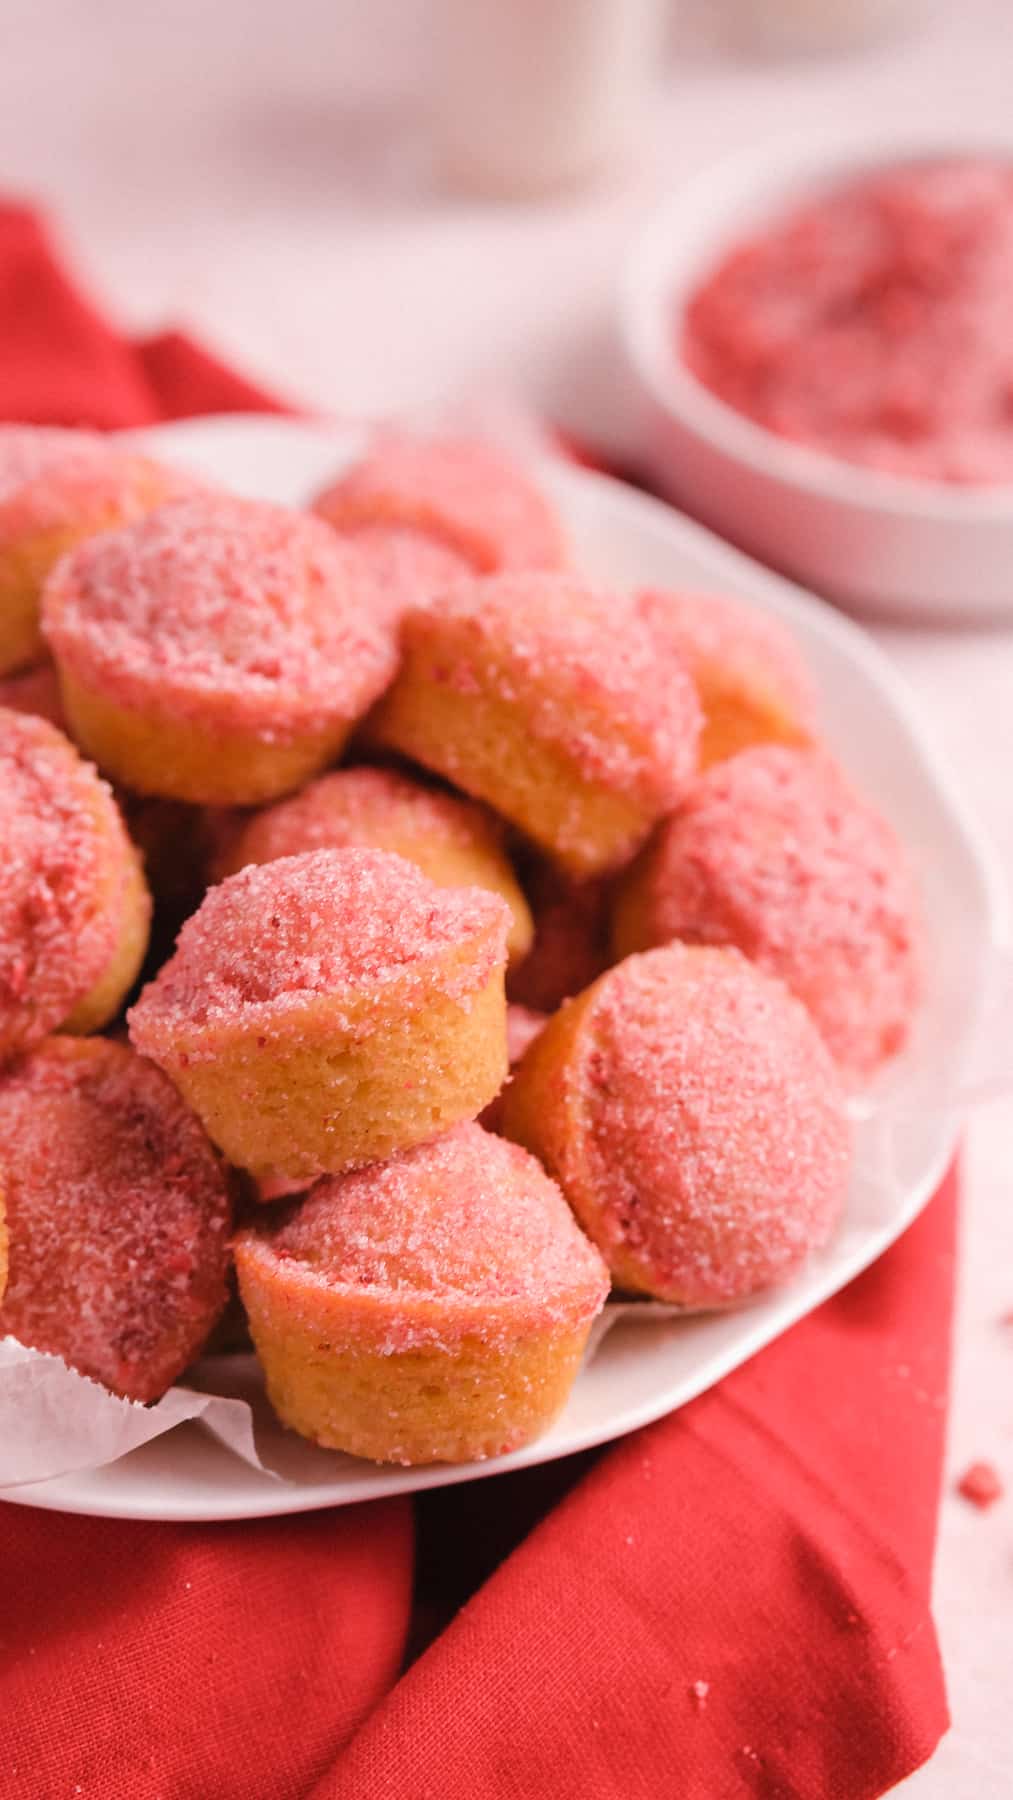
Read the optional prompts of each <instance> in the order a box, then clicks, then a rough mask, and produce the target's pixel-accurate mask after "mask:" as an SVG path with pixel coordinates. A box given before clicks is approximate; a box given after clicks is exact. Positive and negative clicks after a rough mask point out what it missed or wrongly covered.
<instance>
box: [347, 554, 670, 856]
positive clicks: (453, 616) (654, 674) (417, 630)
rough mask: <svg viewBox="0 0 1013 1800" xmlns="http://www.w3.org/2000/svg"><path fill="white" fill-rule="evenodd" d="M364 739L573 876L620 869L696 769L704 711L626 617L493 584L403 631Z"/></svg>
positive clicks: (549, 591) (555, 594)
mask: <svg viewBox="0 0 1013 1800" xmlns="http://www.w3.org/2000/svg"><path fill="white" fill-rule="evenodd" d="M401 650H402V664H401V669H400V672H399V674H398V676H397V678H396V680H395V681H394V683H393V685H392V686H391V688H390V689H389V690H388V692H387V694H386V695H385V696H384V698H383V700H382V701H381V702H380V704H379V706H378V707H377V708H376V709H375V711H374V712H373V714H372V715H371V718H370V722H369V733H370V736H371V739H372V740H373V741H375V742H378V743H380V744H383V745H385V746H387V747H388V748H391V749H394V750H398V751H400V752H402V753H403V754H405V755H407V756H410V757H413V758H414V760H415V761H416V762H420V763H422V764H423V765H424V766H425V767H426V768H430V769H434V770H436V772H437V773H438V774H441V775H445V776H446V777H447V778H448V779H449V780H450V781H452V782H454V783H455V784H456V785H457V786H458V787H462V788H464V789H465V791H466V792H467V793H470V794H473V795H474V796H475V798H476V799H479V800H485V801H486V802H487V803H488V804H490V805H491V806H493V807H495V809H496V810H497V811H498V812H500V813H502V814H503V815H504V817H505V818H507V819H509V820H510V821H511V823H512V824H514V825H517V826H518V827H519V828H520V829H521V830H522V831H523V832H525V833H526V834H527V835H528V836H529V837H531V838H533V839H534V841H535V842H536V843H537V844H539V845H540V846H541V847H542V848H543V849H544V850H546V851H548V852H549V853H550V854H551V855H552V857H553V858H554V859H555V860H556V861H557V862H559V863H561V864H562V865H563V866H564V868H566V869H567V870H568V871H569V872H570V873H571V874H572V875H574V876H578V877H583V876H589V875H595V874H599V873H602V872H603V871H605V870H607V869H611V868H615V867H619V866H621V865H622V864H623V863H624V862H627V861H628V860H629V858H630V857H631V856H632V855H633V853H634V851H635V850H636V849H637V847H638V845H639V844H640V843H641V842H642V840H643V839H644V838H645V837H646V835H647V833H648V831H649V830H650V828H651V826H652V825H653V824H654V822H655V820H657V819H658V818H660V817H661V816H662V815H663V814H664V813H666V812H670V811H671V810H672V808H673V807H674V806H675V805H676V804H677V803H678V801H679V800H680V799H681V797H682V794H683V792H684V790H685V788H686V787H687V785H688V783H689V781H690V780H691V778H692V776H693V774H694V772H695V770H696V766H697V740H698V737H699V732H700V707H699V703H698V701H697V697H696V692H695V690H694V687H693V683H692V681H691V680H690V677H689V674H688V672H687V670H686V667H685V664H684V663H683V661H682V659H681V657H680V656H679V655H678V654H677V652H676V651H675V650H674V649H672V648H670V647H669V646H668V645H667V644H665V643H661V644H659V643H657V642H656V641H655V639H654V637H653V636H652V634H651V632H650V630H649V628H648V627H647V626H646V625H645V624H644V623H643V622H642V621H641V620H640V619H638V617H637V615H636V611H635V608H634V606H633V604H632V602H629V601H627V600H625V599H623V598H622V597H621V596H619V595H615V594H610V593H606V592H604V591H601V590H599V589H595V588H593V587H590V586H588V585H587V583H585V582H584V581H582V580H580V579H579V578H577V577H575V576H572V575H563V574H555V573H548V572H545V571H536V572H527V573H519V574H506V575H495V576H487V577H485V578H484V579H482V580H477V581H475V582H472V583H469V584H458V586H457V587H456V588H454V589H452V590H450V591H448V592H447V593H445V594H444V595H442V596H441V597H440V599H439V600H437V601H434V602H433V603H432V604H431V605H430V606H429V607H428V608H423V609H421V610H418V611H414V612H410V613H408V614H407V615H406V617H405V619H404V620H403V622H402V627H401Z"/></svg>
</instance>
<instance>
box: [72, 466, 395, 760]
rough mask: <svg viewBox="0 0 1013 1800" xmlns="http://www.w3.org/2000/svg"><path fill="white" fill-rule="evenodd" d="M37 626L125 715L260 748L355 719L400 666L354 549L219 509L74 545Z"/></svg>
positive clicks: (327, 535) (239, 509)
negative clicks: (220, 726)
mask: <svg viewBox="0 0 1013 1800" xmlns="http://www.w3.org/2000/svg"><path fill="white" fill-rule="evenodd" d="M43 626H44V630H45V632H46V635H47V637H48V639H49V641H50V643H51V645H52V646H53V648H54V649H55V651H56V653H57V656H58V657H59V659H60V660H61V661H63V662H66V663H67V665H68V666H69V667H70V668H71V669H73V671H74V672H75V673H76V674H77V675H78V677H79V678H83V679H85V680H87V681H89V682H91V683H94V684H96V685H98V686H99V687H100V688H101V689H102V691H103V692H104V693H106V694H107V695H109V696H110V697H112V698H113V699H115V700H117V701H119V702H120V703H122V704H124V705H128V706H130V705H132V706H137V707H142V708H143V707H144V706H145V705H152V704H156V705H157V706H158V707H160V708H164V709H166V710H170V711H176V712H178V713H182V714H183V715H188V714H191V713H200V712H204V713H206V712H208V711H209V710H212V709H213V711H214V716H215V717H216V719H217V720H218V721H219V723H224V724H225V725H230V724H231V725H233V726H235V727H236V728H243V727H245V728H247V729H250V730H254V731H256V732H258V734H259V735H261V736H263V737H264V738H265V739H267V740H275V739H277V740H282V739H284V738H285V737H287V736H290V735H292V734H293V733H295V732H297V731H305V730H311V729H320V728H323V727H325V726H326V725H328V724H330V723H332V722H333V721H335V720H343V719H351V718H356V717H358V716H359V715H360V714H361V713H363V712H364V711H365V710H366V708H367V707H368V706H369V705H370V704H371V702H372V701H373V700H374V699H375V698H376V697H377V695H378V694H379V693H380V692H381V690H382V689H383V688H384V687H385V686H386V684H387V682H388V681H389V680H390V678H391V676H392V675H393V673H394V669H395V666H396V661H397V656H396V648H395V645H394V641H393V637H392V634H391V632H390V630H389V629H388V628H387V627H386V626H385V625H384V624H383V623H382V621H381V620H380V619H379V618H378V617H377V616H376V612H375V609H374V608H373V607H372V605H371V581H370V576H369V571H368V569H367V568H366V567H365V566H364V565H363V563H362V561H361V560H360V558H359V557H358V555H357V553H356V552H355V550H354V548H352V547H350V546H349V545H347V544H344V543H342V542H341V541H340V540H339V539H338V538H337V537H336V536H335V534H334V533H333V532H331V531H329V530H328V528H327V526H326V525H324V523H323V522H322V521H321V520H319V519H313V518H310V517H309V516H308V515H304V514H301V513H297V512H293V511H291V510H289V509H288V508H287V507H281V506H274V505H271V504H269V503H268V502H266V501H257V500H242V499H238V498H236V497H234V496H230V495H221V494H199V495H192V496H190V497H188V498H185V499H180V500H176V501H174V502H172V503H171V504H170V505H167V506H161V507H159V508H157V509H156V510H155V511H154V512H151V513H149V514H148V515H147V516H146V517H144V518H142V519H139V520H137V521H136V522H135V523H134V524H132V525H130V526H127V527H126V528H124V529H123V530H121V531H117V532H109V533H105V534H104V535H102V536H101V537H96V538H92V539H90V540H88V541H87V542H86V543H84V544H81V545H80V546H79V547H78V549H77V550H75V551H74V552H72V553H71V555H70V556H69V557H66V558H65V559H64V560H63V562H62V563H61V564H60V565H59V566H58V569H57V571H56V572H55V574H54V576H53V577H52V579H51V581H50V583H49V584H48V586H47V589H46V592H45V595H44V599H43Z"/></svg>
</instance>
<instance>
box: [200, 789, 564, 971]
mask: <svg viewBox="0 0 1013 1800" xmlns="http://www.w3.org/2000/svg"><path fill="white" fill-rule="evenodd" d="M349 848H353V849H354V848H359V849H371V850H393V851H394V852H395V853H396V854H397V855H398V856H403V857H405V859H406V860H407V861H408V862H412V863H415V865H416V867H417V868H419V869H421V870H422V873H423V874H424V875H428V877H429V879H430V881H435V883H436V885H437V887H471V886H475V887H485V888H489V890H490V891H491V892H492V893H494V894H499V895H500V896H501V898H502V899H504V900H505V901H506V903H507V905H508V907H509V908H510V914H511V921H510V931H509V934H508V936H507V951H508V954H509V956H510V960H511V961H512V962H516V961H518V960H519V959H520V958H521V957H523V956H524V955H525V953H526V952H527V951H528V950H529V949H530V947H531V939H532V934H533V927H532V923H531V913H530V911H529V909H528V903H527V901H526V900H525V898H524V895H523V893H522V892H521V889H520V886H519V884H518V881H517V877H516V875H515V874H514V872H513V869H512V867H511V865H510V860H509V858H508V856H507V854H506V850H505V848H504V844H503V831H502V828H501V827H500V825H499V823H498V821H497V820H495V819H494V818H493V817H492V815H491V814H490V813H488V812H487V811H486V810H485V808H484V807H481V806H476V804H475V802H474V801H473V800H462V799H461V798H460V797H459V796H458V795H455V794H445V793H441V792H438V791H437V790H435V789H433V788H429V787H424V786H423V785H422V783H421V782H419V781H413V780H412V779H411V777H410V776H407V775H402V774H400V773H399V772H398V771H397V770H394V769H373V768H347V769H336V770H334V771H333V772H332V773H331V774H329V775H321V776H320V777H319V778H318V779H317V780H316V781H313V782H311V783H310V785H309V786H308V787H306V788H304V789H303V791H302V793H301V794H294V795H293V796H292V797H291V798H290V799H287V800H279V801H278V802H277V804H276V805H275V806H272V807H268V808H267V810H266V811H264V812H260V813H255V814H254V815H253V817H252V818H250V819H249V820H248V821H247V822H246V823H245V824H244V825H243V826H241V827H240V829H239V830H238V832H237V834H236V835H235V837H234V838H232V839H231V840H230V841H229V842H228V843H227V844H226V846H225V849H224V851H223V854H222V855H221V857H220V858H219V860H218V862H217V864H216V874H217V877H218V879H219V880H221V879H222V878H223V877H224V876H226V875H233V874H235V873H236V872H237V870H239V869H242V868H245V866H246V864H247V863H264V862H273V861H274V860H275V858H276V857H279V856H298V855H299V854H300V852H301V851H303V850H345V849H349Z"/></svg>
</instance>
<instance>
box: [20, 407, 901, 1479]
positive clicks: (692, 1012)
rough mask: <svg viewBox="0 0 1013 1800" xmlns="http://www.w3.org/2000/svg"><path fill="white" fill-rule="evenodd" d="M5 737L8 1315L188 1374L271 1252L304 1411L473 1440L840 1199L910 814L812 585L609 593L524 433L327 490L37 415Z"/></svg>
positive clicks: (739, 1283) (387, 1442)
mask: <svg viewBox="0 0 1013 1800" xmlns="http://www.w3.org/2000/svg"><path fill="white" fill-rule="evenodd" d="M0 775H2V779H0V852H2V855H3V862H4V879H3V884H2V886H0V1335H3V1334H4V1333H9V1334H11V1335H13V1336H14V1337H16V1338H18V1339H19V1340H20V1341H21V1342H23V1343H25V1344H28V1345H31V1346H34V1347H35V1348H37V1349H40V1350H43V1351H48V1352H50V1353H52V1354H56V1355H58V1356H61V1357H63V1358H64V1359H65V1360H66V1362H67V1363H69V1364H70V1365H71V1366H72V1367H74V1368H75V1369H77V1370H79V1371H81V1372H82V1373H83V1374H85V1375H87V1376H89V1377H91V1378H92V1379H94V1380H96V1381H98V1382H101V1383H103V1384H104V1385H105V1386H106V1387H107V1388H109V1389H110V1390H111V1391H113V1392H114V1393H116V1394H120V1395H124V1396H126V1397H128V1398H130V1399H133V1400H139V1401H151V1400H154V1399H156V1398H157V1397H158V1396H159V1395H160V1394H162V1393H163V1392H164V1391H165V1390H166V1388H167V1387H168V1386H169V1385H171V1383H172V1382H173V1381H175V1380H176V1378H177V1377H178V1376H179V1375H180V1374H181V1373H182V1372H183V1370H184V1369H185V1368H186V1367H187V1365H188V1364H189V1363H190V1362H191V1361H193V1359H194V1358H195V1357H197V1356H198V1355H199V1354H200V1353H201V1352H202V1350H203V1349H204V1348H205V1347H206V1346H207V1345H208V1344H209V1342H211V1343H212V1344H214V1343H216V1342H221V1341H222V1338H221V1333H222V1329H223V1328H222V1315H223V1313H225V1311H226V1306H227V1302H228V1297H229V1293H230V1288H231V1287H232V1285H233V1282H234V1279H235V1281H236V1282H237V1283H238V1294H239V1297H240V1299H241V1303H242V1308H243V1310H244V1313H245V1324H244V1329H245V1328H247V1327H248V1330H249V1333H250V1335H251V1337H252V1341H253V1345H254V1347H255V1350H256V1353H257V1355H258V1357H259V1358H260V1361H261V1363H262V1365H263V1369H264V1375H265V1381H266V1386H267V1391H268V1394H269V1396H270V1399H271V1401H272V1403H273V1405H274V1407H275V1409H276V1411H277V1413H278V1415H279V1416H280V1418H281V1419H282V1420H283V1421H284V1422H285V1423H286V1424H287V1425H289V1426H291V1427H292V1428H294V1429H295V1430H296V1431H298V1432H300V1433H302V1434H303V1435H304V1436H306V1437H307V1438H310V1439H312V1440H313V1441H315V1442H316V1443H318V1444H321V1445H325V1446H328V1447H332V1448H335V1449H339V1450H344V1451H347V1452H350V1453H352V1454H354V1455H357V1456H364V1457H370V1458H374V1459H377V1460H379V1461H396V1462H402V1463H424V1462H430V1461H434V1460H443V1461H447V1460H462V1459H469V1458H475V1457H485V1456H491V1455H495V1454H498V1453H501V1452H504V1451H507V1450H512V1449H516V1448H518V1447H519V1446H521V1445H523V1444H524V1443H526V1442H528V1441H529V1440H530V1439H532V1438H533V1437H535V1436H536V1435H537V1434H538V1433H539V1432H541V1431H542V1430H544V1429H545V1427H546V1425H547V1424H548V1423H549V1422H550V1421H551V1419H552V1418H553V1417H554V1416H555V1414H556V1413H557V1412H558V1410H559V1409H560V1407H561V1406H562V1405H563V1403H564V1401H565V1399H566V1396H567V1394H568V1392H569V1389H570V1387H571V1385H572V1382H573V1380H574V1377H575V1374H576V1372H577V1369H578V1366H579V1363H580V1359H581V1355H582V1353H583V1350H584V1347H585V1344H586V1341H587V1337H588V1333H589V1330H590V1327H591V1324H592V1321H593V1320H594V1318H595V1316H596V1314H597V1313H598V1312H599V1311H600V1309H601V1307H602V1306H603V1304H604V1302H605V1299H606V1297H607V1295H608V1293H609V1290H610V1288H611V1287H615V1288H616V1289H618V1290H621V1291H623V1292H625V1293H627V1294H631V1295H641V1296H653V1297H655V1298H657V1299H661V1300H664V1301H668V1302H671V1303H674V1304H676V1305H679V1306H684V1307H686V1308H691V1309H702V1308H710V1307H723V1306H729V1305H733V1304H736V1303H739V1302H742V1301H743V1300H746V1299H748V1298H749V1297H750V1296H752V1295H754V1294H757V1293H760V1292H762V1291H764V1290H765V1289H767V1288H768V1287H770V1286H771V1285H772V1284H774V1283H777V1282H781V1281H783V1280H785V1279H786V1278H788V1277H789V1276H790V1275H791V1274H792V1273H794V1272H795V1271H796V1270H797V1269H798V1268H799V1266H800V1265H801V1263H802V1262H803V1260H804V1259H805V1258H806V1257H807V1256H808V1255H809V1254H810V1253H811V1252H812V1251H814V1250H815V1249H818V1248H819V1247H820V1246H822V1245H823V1244H825V1243H826V1242H827V1240H828V1239H829V1237H830V1236H831V1234H832V1233H833V1231H834V1230H835V1228H836V1226H837V1224H838V1222H839V1220H840V1217H841V1213H842V1209H843V1206H844V1202H845V1196H846V1191H847V1185H848V1176H849V1162H850V1143H849V1128H848V1122H847V1096H848V1093H849V1090H851V1089H853V1088H854V1087H855V1086H857V1085H860V1084H862V1083H864V1082H866V1081H867V1080H868V1079H869V1078H870V1077H871V1076H873V1075H874V1074H875V1073H876V1071H877V1070H878V1069H879V1068H880V1066H881V1065H882V1064H883V1063H884V1062H885V1061H886V1060H887V1059H888V1058H890V1057H892V1056H893V1055H894V1054H895V1053H896V1052H897V1051H898V1050H899V1049H900V1048H901V1046H902V1045H903V1044H904V1042H905V1039H906V1037H907V1035H908V1032H909V1029H910V1025H911V1020H912V1017H913V1014H914V1012H915V1009H916V1007H917V1003H918V997H919V981H920V973H919V967H920V944H919V938H920V932H919V925H918V909H917V902H916V896H915V893H914V889H913V885H912V879H911V876H910V873H909V871H908V868H907V865H906V862H905V859H904V856H903V854H902V851H901V849H900V847H899V845H898V843H897V841H896V839H895V837H894V835H893V833H892V831H891V830H890V828H889V827H888V825H887V824H886V823H885V822H884V820H883V819H882V818H880V817H879V815H878V814H877V812H876V811H875V809H874V808H872V807H871V806H870V805H869V804H868V803H867V802H866V801H865V800H864V799H862V798H861V797H859V796H858V795H857V794H856V793H855V791H854V790H853V788H852V787H851V785H850V783H849V781H848V779H847V778H846V776H845V775H844V774H843V773H842V772H841V770H840V768H839V767H838V766H837V765H836V764H835V763H834V761H833V760H832V759H831V757H830V755H829V754H828V752H827V751H826V750H825V749H824V748H823V747H822V746H821V745H820V743H819V739H818V726H817V711H816V699H815V695H814V692H813V687H812V683H811V679H810V676H809V673H808V671H807V669H806V667H805V665H804V662H803V660H802V658H801V656H800V653H799V651H798V648H797V646H796V645H795V644H794V642H793V641H792V639H791V638H790V636H789V635H788V634H787V633H786V632H785V630H784V629H783V628H782V627H781V626H780V625H778V624H776V623H775V622H774V621H772V620H771V619H769V618H766V617H765V616H761V615H758V614H756V613H755V612H753V611H752V610H751V609H750V608H748V607H745V606H743V605H742V604H741V603H740V602H738V601H735V600H732V599H730V598H725V597H721V596H713V595H696V594H671V593H659V592H639V593H634V594H625V593H618V592H612V591H606V590H605V589H603V588H602V587H600V586H598V585H597V584H596V583H595V582H593V581H592V580H590V579H588V578H587V577H586V576H585V575H584V574H583V573H581V572H579V571H578V570H576V569H575V568H574V567H573V565H572V562H571V558H570V555H569V553H568V548H567V544H566V541H565V535H564V532H563V530H562V528H561V525H560V521H559V520H558V518H557V517H556V516H555V513H554V510H553V508H552V506H551V504H550V503H549V501H548V499H547V498H546V496H545V495H544V494H543V493H541V492H540V491H539V490H538V488H537V487H536V486H535V485H534V484H533V483H532V481H531V480H530V478H529V476H528V475H527V473H526V472H525V471H523V470H521V469H519V468H517V467H514V466H513V465H512V464H511V463H510V462H509V461H508V460H507V459H505V458H504V457H503V456H502V455H501V454H499V453H498V452H496V451H493V450H492V449H490V448H489V447H488V446H484V445H481V444H478V443H471V442H464V441H456V440H449V439H434V438H424V437H420V436H413V435H409V434H406V433H401V432H397V431H393V430H387V431H384V432H380V433H377V434H376V435H375V437H374V438H373V439H372V440H371V442H370V444H369V446H368V449H367V450H366V452H365V453H364V455H363V456H362V458H361V459H360V461H359V462H358V463H357V464H356V465H355V466H354V467H352V468H350V469H346V470H345V471H343V472H342V473H340V475H339V476H338V477H337V478H336V479H335V481H334V483H333V484H332V485H331V486H330V487H329V488H328V489H327V490H326V491H324V492H323V493H321V494H320V495H319V496H318V497H317V498H316V500H315V501H314V502H313V505H312V507H311V509H310V510H308V511H306V512H297V511H295V510H290V509H287V508H284V507H280V506H275V505H270V504H267V503H265V502H262V501H256V500H250V499H244V498H241V497H238V496H235V495H232V494H226V493H223V492H220V491H217V490H214V489H212V488H211V487H209V486H207V485H205V484H202V483H199V482H198V481H196V480H195V479H191V478H188V477H186V476H184V475H182V474H180V473H178V472H176V471H173V470H169V469H165V468H161V467H159V466H157V465H156V464H155V463H153V462H151V461H150V460H149V459H147V458H145V457H141V456H139V455H137V454H135V453H133V452H128V451H126V450H125V449H123V448H121V447H118V446H117V445H116V444H115V443H113V442H112V441H109V440H105V439H102V438H99V437H93V436H90V435H89V434H86V433H81V432H71V431H57V430H41V429H36V428H30V427H11V428H7V429H4V430H0ZM177 929H178V936H176V939H175V946H174V947H173V942H172V939H173V935H174V934H175V933H176V931H177ZM139 983H143V985H141V986H140V991H139V993H137V996H136V998H133V1004H132V1005H130V1004H129V1002H130V1000H131V998H132V997H133V996H134V994H135V991H136V990H137V988H138V984H139ZM232 1304H233V1305H235V1300H234V1299H233V1302H232ZM234 1328H235V1327H234V1323H233V1326H232V1329H234Z"/></svg>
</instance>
